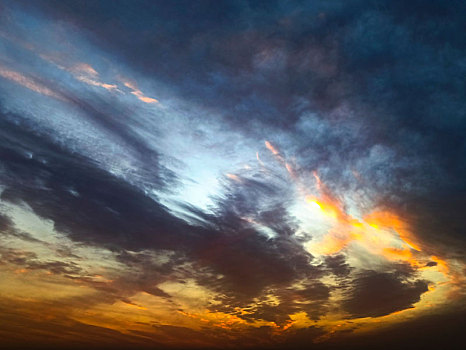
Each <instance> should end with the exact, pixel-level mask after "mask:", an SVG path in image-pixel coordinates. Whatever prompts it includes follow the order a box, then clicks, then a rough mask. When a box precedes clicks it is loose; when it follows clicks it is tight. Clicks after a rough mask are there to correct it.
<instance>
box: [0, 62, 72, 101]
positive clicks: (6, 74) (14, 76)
mask: <svg viewBox="0 0 466 350" xmlns="http://www.w3.org/2000/svg"><path fill="white" fill-rule="evenodd" d="M0 76H1V77H3V78H5V79H8V80H10V81H13V82H15V83H16V84H19V85H21V86H24V87H25V88H27V89H29V90H32V91H34V92H37V93H39V94H42V95H45V96H50V97H53V98H56V99H58V100H63V97H62V96H61V95H59V94H57V93H56V92H55V91H53V90H51V89H50V88H48V87H47V86H45V85H43V84H40V83H38V82H36V81H35V80H34V79H32V78H30V77H27V76H25V75H23V74H21V73H19V72H16V71H13V70H9V69H7V68H6V67H3V66H0Z"/></svg>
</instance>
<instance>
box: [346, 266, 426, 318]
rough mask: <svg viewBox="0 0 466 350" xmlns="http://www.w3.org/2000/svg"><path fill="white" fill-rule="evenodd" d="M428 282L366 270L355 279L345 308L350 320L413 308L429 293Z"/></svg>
mask: <svg viewBox="0 0 466 350" xmlns="http://www.w3.org/2000/svg"><path fill="white" fill-rule="evenodd" d="M427 287H428V285H427V283H426V282H425V281H422V280H417V281H414V282H411V281H408V280H406V279H405V278H403V276H400V275H399V274H396V273H383V272H376V271H365V272H361V273H358V274H357V276H356V277H355V279H354V281H353V283H352V288H351V291H350V295H349V297H348V298H347V299H346V300H345V301H344V302H343V307H344V308H345V310H346V311H347V312H348V313H349V314H350V317H353V318H357V317H379V316H384V315H388V314H391V313H392V312H395V311H400V310H404V309H407V308H410V307H413V304H415V303H416V302H418V301H419V300H420V298H421V295H422V294H423V293H425V292H427V290H428V288H427Z"/></svg>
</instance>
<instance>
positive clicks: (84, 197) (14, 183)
mask: <svg viewBox="0 0 466 350" xmlns="http://www.w3.org/2000/svg"><path fill="white" fill-rule="evenodd" d="M2 123H3V128H2V129H1V130H2V132H3V135H4V138H3V141H2V143H1V144H0V147H1V151H2V153H3V155H4V157H3V162H2V166H3V167H4V169H5V170H6V171H5V172H4V173H3V175H2V176H3V178H2V180H3V183H4V184H5V185H6V186H7V187H6V189H5V190H4V191H3V193H2V199H3V200H6V201H11V202H20V201H24V202H26V203H27V204H28V205H29V206H30V207H31V208H32V209H33V211H34V212H35V213H36V214H38V215H39V216H40V217H42V218H44V219H48V220H52V221H53V223H54V227H55V229H56V230H57V231H59V232H63V233H66V234H67V235H68V236H69V237H70V238H71V239H73V240H75V241H77V242H84V243H86V244H91V245H98V246H103V247H106V248H109V249H111V250H113V251H116V252H120V254H119V258H118V259H119V260H120V261H121V262H124V263H125V264H126V265H128V266H129V267H131V268H133V269H134V271H133V272H132V273H131V275H130V276H123V277H122V278H121V279H120V280H118V281H116V282H115V283H114V284H112V285H111V286H107V285H103V288H104V289H106V290H109V289H108V288H110V290H112V291H113V290H119V291H120V292H121V291H125V292H123V294H124V295H130V294H131V291H132V292H133V293H135V292H136V291H141V290H142V291H146V292H148V293H151V294H154V295H158V296H163V297H168V296H167V295H166V294H165V293H163V292H162V291H161V290H160V289H158V288H156V284H158V283H161V282H163V281H164V280H165V279H166V278H167V277H166V276H168V275H170V273H171V272H172V271H173V269H174V267H175V266H176V264H181V262H184V261H190V262H193V263H195V264H198V265H200V266H204V267H205V268H206V269H207V272H208V274H207V276H198V281H199V282H200V283H201V284H202V285H205V286H206V287H209V288H211V289H213V290H216V291H219V292H222V293H225V294H226V295H229V296H230V297H233V298H234V299H235V302H236V305H245V304H248V303H249V302H251V300H252V299H253V298H254V297H257V296H259V295H260V293H261V292H262V291H264V290H265V289H266V288H268V287H275V288H283V287H286V286H287V285H289V284H291V283H293V282H294V281H297V280H300V279H303V278H315V277H318V276H320V275H322V272H321V271H320V268H318V267H313V266H311V265H310V262H311V261H312V259H313V258H312V256H311V255H310V254H309V253H307V252H306V251H305V250H304V249H303V248H302V246H301V245H300V244H299V242H297V241H295V240H294V238H293V237H291V236H290V234H291V233H292V232H293V227H292V226H291V227H289V226H287V222H290V221H292V219H290V218H287V216H286V213H285V211H284V210H283V209H280V208H279V209H276V208H275V207H274V208H272V209H271V210H272V212H274V213H275V215H276V217H275V220H274V221H272V222H271V225H270V226H271V228H272V229H274V230H275V231H277V233H278V234H279V235H278V236H277V237H276V238H273V239H268V238H267V237H266V236H265V235H264V234H261V233H259V232H258V231H257V230H256V229H254V228H252V227H251V225H250V224H249V223H248V222H246V221H245V220H244V219H243V218H242V216H243V215H249V214H251V215H253V217H260V218H261V219H262V220H263V221H264V225H267V224H268V223H267V220H268V218H269V216H270V211H267V210H265V211H263V212H257V210H258V209H257V208H260V205H258V203H259V201H260V200H264V201H265V199H266V198H269V197H270V196H273V195H274V194H278V193H277V192H276V191H278V189H277V188H275V187H274V186H273V185H266V184H265V183H263V182H259V181H257V180H248V181H246V182H245V185H244V186H239V187H238V186H233V187H232V188H231V191H230V192H229V193H230V194H228V195H226V197H225V198H224V199H219V200H218V202H217V205H218V212H217V213H216V215H215V217H209V216H206V215H204V220H205V221H207V224H206V223H204V226H190V225H188V224H187V223H186V222H184V221H182V220H181V219H178V218H176V217H174V216H172V215H171V214H170V213H169V212H168V211H167V210H166V209H165V208H164V207H163V206H162V205H160V204H159V203H158V202H156V201H155V200H154V199H153V198H150V197H148V196H146V195H145V194H144V193H142V192H141V191H140V190H139V189H137V188H136V187H134V186H131V185H129V184H127V183H125V182H124V181H123V180H120V179H118V178H116V177H115V176H114V175H111V174H109V173H107V172H105V171H103V170H101V169H99V168H98V167H96V166H95V165H94V164H93V163H92V162H91V161H90V160H88V159H86V158H84V157H81V156H78V155H76V154H70V153H69V152H68V151H66V150H64V149H63V148H60V147H59V146H57V145H56V144H54V143H52V142H50V141H48V140H47V139H46V138H45V137H39V136H37V135H34V134H33V133H31V132H29V131H27V128H21V129H20V128H19V127H18V126H16V125H14V124H11V123H9V122H7V121H3V122H2ZM17 140H21V144H19V143H18V142H17ZM28 150H34V156H33V157H32V158H31V157H28V156H27V154H28V153H27V151H28ZM71 189H73V192H71V191H70V190H71ZM227 193H228V192H227ZM278 214H280V215H281V216H278ZM199 215H200V214H199ZM279 221H280V224H279V223H278V222H279ZM284 233H286V234H284ZM145 249H151V250H153V251H154V252H157V251H158V250H160V249H165V250H170V251H174V252H177V255H176V256H175V258H174V260H170V263H167V264H164V265H162V266H156V265H155V264H154V263H153V262H151V258H150V257H149V256H145V255H144V254H142V253H139V254H137V255H134V254H133V255H130V254H129V253H125V251H126V250H129V251H136V252H137V251H142V250H145ZM38 267H39V266H38ZM44 267H45V266H44ZM56 268H58V267H56ZM136 271H139V272H136ZM162 271H163V273H162ZM62 272H66V271H64V270H63V271H62ZM216 274H220V275H221V276H222V277H221V278H220V279H218V278H210V277H209V276H213V275H216ZM112 293H113V292H112ZM117 295H119V294H117Z"/></svg>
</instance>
